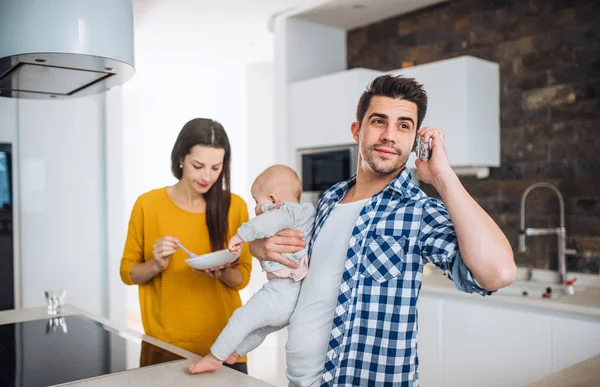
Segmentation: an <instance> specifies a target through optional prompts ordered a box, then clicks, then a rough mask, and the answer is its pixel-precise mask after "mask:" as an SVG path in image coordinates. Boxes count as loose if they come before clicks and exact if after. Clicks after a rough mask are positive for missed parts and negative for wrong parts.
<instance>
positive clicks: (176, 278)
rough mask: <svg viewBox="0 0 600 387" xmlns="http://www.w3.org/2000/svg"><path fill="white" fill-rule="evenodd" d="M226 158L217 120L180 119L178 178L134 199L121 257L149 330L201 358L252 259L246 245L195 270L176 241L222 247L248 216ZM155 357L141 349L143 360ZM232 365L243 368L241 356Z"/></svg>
mask: <svg viewBox="0 0 600 387" xmlns="http://www.w3.org/2000/svg"><path fill="white" fill-rule="evenodd" d="M230 163H231V150H230V146H229V140H228V138H227V134H226V133H225V130H224V129H223V127H222V126H221V124H219V123H218V122H215V121H213V120H209V119H204V118H196V119H193V120H191V121H189V122H188V123H187V124H185V126H184V127H183V129H181V132H180V133H179V136H178V137H177V140H176V141H175V145H174V146H173V151H172V152H171V171H172V172H173V175H174V176H175V177H176V178H177V179H178V180H179V181H178V182H177V183H176V184H175V185H173V186H170V187H164V188H159V189H155V190H152V191H149V192H147V193H145V194H143V195H141V196H140V197H139V198H138V199H137V201H136V203H135V205H134V207H133V211H132V214H131V219H130V222H129V230H128V234H127V241H126V243H125V249H124V253H123V258H122V259H121V279H122V280H123V282H124V283H126V284H128V285H139V295H140V307H141V312H142V322H143V325H144V331H145V332H146V334H147V335H150V336H153V337H156V338H157V339H160V340H162V341H165V342H167V343H170V344H173V345H175V346H177V347H180V348H183V349H185V350H188V351H190V352H194V353H197V354H199V355H201V356H205V355H206V354H208V353H209V350H210V346H211V345H212V343H213V342H214V341H215V340H216V338H217V336H218V335H219V332H220V331H221V330H222V329H223V328H224V327H225V325H226V324H227V321H228V320H229V317H230V316H231V314H232V313H233V311H234V310H235V309H236V308H238V307H239V306H241V300H240V296H239V293H238V291H239V290H241V289H243V288H244V287H245V286H246V285H247V284H248V281H249V279H250V271H251V265H252V257H251V255H250V252H249V250H248V246H247V245H246V246H244V248H243V251H242V254H241V256H240V258H239V260H237V261H236V262H235V263H234V264H233V265H227V267H226V268H225V269H223V270H219V269H218V268H214V269H211V270H205V271H203V272H198V271H194V270H193V269H192V268H191V267H190V266H188V265H187V264H186V263H185V260H186V259H187V258H188V256H187V254H186V253H185V252H184V251H182V250H181V249H179V248H178V247H177V243H181V244H182V245H183V246H185V247H186V248H187V249H188V250H190V251H192V252H194V253H196V254H198V255H202V254H206V253H209V252H211V251H217V250H222V249H225V248H227V241H228V240H229V238H230V237H232V236H233V235H235V233H236V230H237V229H238V227H239V226H240V225H241V224H242V223H244V222H246V221H247V220H248V209H247V207H246V203H245V202H244V200H243V199H242V198H240V197H239V196H237V195H234V194H231V192H230V189H229V187H230V185H229V180H230ZM152 357H153V356H152V355H151V354H148V353H144V354H142V361H143V362H147V363H153V361H152V359H151V358H152ZM233 368H236V369H238V370H240V371H242V372H246V373H247V367H246V359H245V358H240V361H239V362H238V363H237V364H236V365H234V366H233Z"/></svg>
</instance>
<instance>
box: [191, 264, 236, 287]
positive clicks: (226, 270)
mask: <svg viewBox="0 0 600 387" xmlns="http://www.w3.org/2000/svg"><path fill="white" fill-rule="evenodd" d="M237 265H238V261H237V260H236V261H234V262H232V263H228V264H226V265H225V267H223V268H220V267H218V266H217V267H212V268H210V269H204V270H196V269H194V271H195V272H198V273H202V274H205V275H207V276H209V277H210V278H216V279H218V280H220V281H221V282H223V283H224V284H225V285H227V286H229V287H230V288H233V287H236V286H238V285H239V284H240V283H242V273H241V272H240V271H239V270H238V269H236V268H235V266H237Z"/></svg>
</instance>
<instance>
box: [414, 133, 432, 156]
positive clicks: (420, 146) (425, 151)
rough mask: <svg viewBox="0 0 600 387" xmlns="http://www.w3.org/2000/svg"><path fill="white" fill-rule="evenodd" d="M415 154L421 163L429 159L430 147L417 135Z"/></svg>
mask: <svg viewBox="0 0 600 387" xmlns="http://www.w3.org/2000/svg"><path fill="white" fill-rule="evenodd" d="M415 153H416V155H417V157H418V158H420V159H421V160H423V161H427V160H429V159H430V158H431V147H430V146H429V143H424V142H423V138H422V137H421V136H419V135H417V138H416V139H415Z"/></svg>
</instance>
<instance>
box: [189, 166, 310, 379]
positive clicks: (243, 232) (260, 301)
mask: <svg viewBox="0 0 600 387" xmlns="http://www.w3.org/2000/svg"><path fill="white" fill-rule="evenodd" d="M251 193H252V197H253V198H254V200H255V201H256V207H255V208H254V212H255V213H256V215H257V216H256V217H255V218H253V219H250V220H249V221H248V222H246V223H244V224H242V225H241V226H240V228H239V229H238V230H237V234H236V235H234V236H233V237H232V238H231V240H230V241H229V245H228V248H229V251H231V252H232V253H233V254H235V255H239V254H240V253H241V250H242V246H243V244H244V242H251V241H253V240H255V239H261V238H268V237H270V236H272V235H275V234H276V233H277V232H278V231H281V230H284V229H288V228H290V229H296V230H300V231H302V232H303V233H304V240H305V242H306V241H308V240H310V235H311V233H312V231H313V222H314V217H315V209H314V207H313V205H312V204H310V203H307V204H299V202H300V195H301V194H302V183H301V182H300V179H299V178H298V175H297V174H296V172H294V170H293V169H291V168H289V167H286V166H285V165H274V166H271V167H269V168H267V169H266V170H265V171H263V172H262V173H261V174H260V175H259V176H258V177H257V178H256V180H255V181H254V183H253V184H252V188H251ZM284 256H286V258H288V259H290V260H292V261H294V262H296V263H297V264H298V268H297V269H291V268H289V267H287V266H284V265H282V264H280V263H277V262H273V261H264V262H263V263H262V268H263V270H264V271H266V272H267V279H268V280H269V281H268V282H267V283H266V284H264V285H263V287H262V288H261V289H260V290H259V291H258V292H256V294H254V295H253V296H252V298H250V299H249V300H248V302H247V303H246V304H245V305H243V306H241V307H240V308H238V309H237V310H236V311H235V312H234V313H233V315H232V316H231V318H230V319H229V322H228V323H227V326H226V327H225V328H224V329H223V331H222V332H221V334H220V335H219V337H218V338H217V341H215V343H214V344H213V345H212V347H211V348H210V353H209V354H208V355H207V356H205V357H203V358H202V359H200V360H198V361H196V362H194V363H192V364H190V365H189V367H188V370H189V371H190V372H191V373H200V372H204V371H214V370H218V369H219V368H221V367H222V366H223V362H226V363H227V364H233V363H235V362H236V361H237V359H238V358H239V357H240V356H243V355H245V354H246V353H248V352H250V351H252V350H253V349H254V348H256V347H258V346H259V345H260V344H261V343H262V342H263V340H264V339H265V337H266V336H267V335H268V334H269V333H271V332H275V331H278V330H279V329H281V328H283V327H285V326H287V325H288V323H289V319H290V316H291V315H292V312H293V311H294V308H295V307H296V301H297V300H298V295H299V293H300V285H301V280H302V279H303V278H304V277H305V276H306V273H307V271H308V257H307V248H306V247H305V248H304V249H303V250H301V251H299V252H297V253H294V254H284Z"/></svg>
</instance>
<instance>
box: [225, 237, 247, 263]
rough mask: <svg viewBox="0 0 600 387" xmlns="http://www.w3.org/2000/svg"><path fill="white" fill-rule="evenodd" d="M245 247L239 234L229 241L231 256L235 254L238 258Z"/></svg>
mask: <svg viewBox="0 0 600 387" xmlns="http://www.w3.org/2000/svg"><path fill="white" fill-rule="evenodd" d="M243 245H244V241H243V240H242V238H240V237H239V236H238V235H237V234H235V235H234V236H233V238H231V239H230V240H229V245H228V246H227V248H228V249H229V252H230V253H231V254H233V255H235V256H236V257H237V256H239V255H240V254H241V253H242V246H243Z"/></svg>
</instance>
